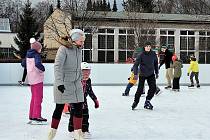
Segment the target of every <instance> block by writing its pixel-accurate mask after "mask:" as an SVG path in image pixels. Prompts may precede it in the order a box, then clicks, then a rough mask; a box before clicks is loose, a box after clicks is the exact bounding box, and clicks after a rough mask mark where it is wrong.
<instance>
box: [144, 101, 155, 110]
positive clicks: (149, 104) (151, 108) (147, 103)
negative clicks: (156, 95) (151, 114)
mask: <svg viewBox="0 0 210 140" xmlns="http://www.w3.org/2000/svg"><path fill="white" fill-rule="evenodd" d="M144 108H145V109H149V110H153V106H152V104H151V103H150V101H149V100H146V101H145V103H144Z"/></svg>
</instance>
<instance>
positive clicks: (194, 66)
mask: <svg viewBox="0 0 210 140" xmlns="http://www.w3.org/2000/svg"><path fill="white" fill-rule="evenodd" d="M187 76H190V82H191V84H190V85H189V86H188V87H189V88H192V87H194V81H193V78H194V77H195V81H196V84H197V88H200V84H199V79H198V76H199V66H198V61H197V60H196V58H195V56H194V55H191V56H190V67H189V68H188V71H187Z"/></svg>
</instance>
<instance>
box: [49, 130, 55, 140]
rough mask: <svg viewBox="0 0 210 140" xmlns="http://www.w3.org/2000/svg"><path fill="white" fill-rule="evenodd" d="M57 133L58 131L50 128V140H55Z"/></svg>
mask: <svg viewBox="0 0 210 140" xmlns="http://www.w3.org/2000/svg"><path fill="white" fill-rule="evenodd" d="M56 132H57V129H54V128H50V131H49V133H48V140H53V138H54V137H55V135H56Z"/></svg>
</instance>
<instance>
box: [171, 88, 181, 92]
mask: <svg viewBox="0 0 210 140" xmlns="http://www.w3.org/2000/svg"><path fill="white" fill-rule="evenodd" d="M172 91H174V92H179V91H180V90H179V89H172Z"/></svg>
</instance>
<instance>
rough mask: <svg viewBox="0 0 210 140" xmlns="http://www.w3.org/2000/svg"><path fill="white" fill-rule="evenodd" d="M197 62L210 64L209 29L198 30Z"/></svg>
mask: <svg viewBox="0 0 210 140" xmlns="http://www.w3.org/2000/svg"><path fill="white" fill-rule="evenodd" d="M199 63H201V64H210V34H209V31H199Z"/></svg>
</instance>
